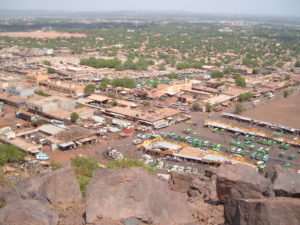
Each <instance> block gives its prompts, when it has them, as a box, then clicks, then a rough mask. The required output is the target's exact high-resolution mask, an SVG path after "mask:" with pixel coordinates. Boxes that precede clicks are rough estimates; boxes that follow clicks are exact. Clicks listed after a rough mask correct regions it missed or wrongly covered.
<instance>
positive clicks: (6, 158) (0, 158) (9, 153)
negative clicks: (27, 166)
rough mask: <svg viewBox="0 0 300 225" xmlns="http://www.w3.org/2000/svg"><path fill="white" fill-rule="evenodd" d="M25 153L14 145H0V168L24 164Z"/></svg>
mask: <svg viewBox="0 0 300 225" xmlns="http://www.w3.org/2000/svg"><path fill="white" fill-rule="evenodd" d="M25 155H26V154H25V153H24V152H22V151H21V150H20V149H18V148H17V147H16V146H13V145H0V166H3V165H4V164H5V163H18V164H21V163H23V162H24V158H25Z"/></svg>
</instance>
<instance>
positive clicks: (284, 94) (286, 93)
mask: <svg viewBox="0 0 300 225" xmlns="http://www.w3.org/2000/svg"><path fill="white" fill-rule="evenodd" d="M292 93H293V90H284V91H283V96H284V97H285V98H287V97H288V96H289V95H291V94H292Z"/></svg>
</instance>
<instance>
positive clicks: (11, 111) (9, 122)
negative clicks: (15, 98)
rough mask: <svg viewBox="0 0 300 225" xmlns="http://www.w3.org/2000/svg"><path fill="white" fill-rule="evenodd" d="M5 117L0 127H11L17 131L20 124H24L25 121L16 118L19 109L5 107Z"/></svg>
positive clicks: (0, 119) (0, 120)
mask: <svg viewBox="0 0 300 225" xmlns="http://www.w3.org/2000/svg"><path fill="white" fill-rule="evenodd" d="M3 111H4V116H3V117H0V127H6V126H10V127H12V128H13V129H15V128H16V127H17V126H16V125H17V124H18V123H20V124H23V123H24V122H25V121H24V120H22V119H19V118H17V117H16V112H17V109H15V108H12V107H10V106H8V105H4V108H3Z"/></svg>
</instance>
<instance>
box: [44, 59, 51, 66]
mask: <svg viewBox="0 0 300 225" xmlns="http://www.w3.org/2000/svg"><path fill="white" fill-rule="evenodd" d="M43 63H44V65H46V66H51V62H50V61H49V60H44V61H43Z"/></svg>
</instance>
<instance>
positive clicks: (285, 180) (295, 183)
mask: <svg viewBox="0 0 300 225" xmlns="http://www.w3.org/2000/svg"><path fill="white" fill-rule="evenodd" d="M267 177H268V178H270V179H271V181H272V182H273V190H274V192H275V195H276V196H285V197H296V198H300V174H299V173H297V172H296V171H294V170H292V169H288V168H282V167H280V166H278V165H275V166H274V167H273V168H272V170H271V171H270V172H269V173H268V174H267Z"/></svg>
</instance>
